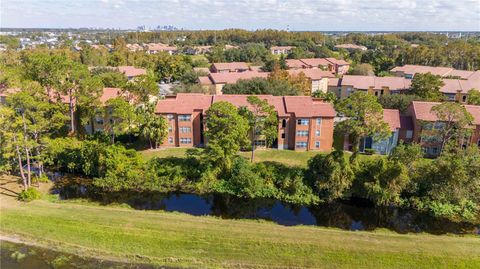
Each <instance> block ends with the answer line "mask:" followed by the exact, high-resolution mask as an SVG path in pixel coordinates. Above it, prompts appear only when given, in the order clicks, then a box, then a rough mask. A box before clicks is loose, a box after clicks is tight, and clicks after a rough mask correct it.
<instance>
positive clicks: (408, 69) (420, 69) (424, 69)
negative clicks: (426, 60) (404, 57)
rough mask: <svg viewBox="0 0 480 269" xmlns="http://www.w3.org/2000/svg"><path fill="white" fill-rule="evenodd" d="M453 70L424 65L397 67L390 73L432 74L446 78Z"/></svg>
mask: <svg viewBox="0 0 480 269" xmlns="http://www.w3.org/2000/svg"><path fill="white" fill-rule="evenodd" d="M452 70H453V68H450V67H434V66H424V65H410V64H406V65H404V66H397V67H395V68H393V69H392V70H391V71H392V72H403V73H405V74H412V75H413V74H417V73H421V74H425V73H432V74H434V75H439V76H442V77H443V76H447V75H448V74H449V73H450V72H451V71H452Z"/></svg>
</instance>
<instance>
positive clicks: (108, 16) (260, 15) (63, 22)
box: [0, 0, 480, 31]
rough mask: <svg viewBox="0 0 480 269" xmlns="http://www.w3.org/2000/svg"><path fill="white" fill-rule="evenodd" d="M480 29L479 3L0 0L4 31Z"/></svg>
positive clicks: (472, 0) (446, 0) (442, 0)
mask: <svg viewBox="0 0 480 269" xmlns="http://www.w3.org/2000/svg"><path fill="white" fill-rule="evenodd" d="M139 25H146V26H147V27H153V26H157V25H174V26H176V27H179V28H186V29H224V28H243V29H264V28H273V29H286V28H287V27H289V29H290V30H318V31H329V30H330V31H340V30H351V31H359V30H366V31H373V30H379V31H387V30H391V31H405V30H406V31H428V30H430V31H448V30H463V31H480V0H456V1H451V0H382V1H368V0H297V1H290V0H237V1H224V0H210V1H209V0H159V1H155V0H84V1H78V0H77V1H67V0H57V1H55V0H42V1H35V0H1V1H0V26H1V27H32V28H34V27H35V28H47V27H51V28H67V27H75V28H76V27H103V28H107V27H108V28H135V27H136V26H139Z"/></svg>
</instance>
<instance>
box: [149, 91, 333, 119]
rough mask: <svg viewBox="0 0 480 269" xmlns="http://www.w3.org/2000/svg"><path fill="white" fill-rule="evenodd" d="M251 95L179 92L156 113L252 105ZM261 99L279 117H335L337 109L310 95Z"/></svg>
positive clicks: (168, 99)
mask: <svg viewBox="0 0 480 269" xmlns="http://www.w3.org/2000/svg"><path fill="white" fill-rule="evenodd" d="M248 96H249V95H236V94H235V95H229V94H224V95H204V94H189V93H179V94H177V95H176V96H170V97H167V98H166V99H164V100H159V101H158V102H157V105H156V108H155V113H159V114H168V113H176V114H192V112H193V111H194V110H202V111H203V112H205V111H206V110H207V109H208V108H209V107H210V105H211V104H213V103H215V102H220V101H225V102H229V103H231V104H233V105H235V106H237V107H241V106H245V107H251V106H250V104H249V103H248V101H247V97H248ZM257 96H258V97H259V98H260V99H264V100H267V101H268V103H269V104H271V105H273V106H274V107H275V110H276V111H277V113H278V116H279V117H285V116H287V115H288V113H292V114H295V116H296V117H307V118H310V117H332V118H333V117H334V116H335V110H334V108H333V105H332V104H331V103H325V102H323V101H317V100H316V99H315V98H312V97H310V96H272V95H257Z"/></svg>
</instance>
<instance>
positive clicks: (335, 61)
mask: <svg viewBox="0 0 480 269" xmlns="http://www.w3.org/2000/svg"><path fill="white" fill-rule="evenodd" d="M325 59H326V60H327V61H329V62H331V63H332V64H336V65H349V64H350V63H348V62H347V61H345V60H340V59H335V58H325Z"/></svg>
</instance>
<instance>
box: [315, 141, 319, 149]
mask: <svg viewBox="0 0 480 269" xmlns="http://www.w3.org/2000/svg"><path fill="white" fill-rule="evenodd" d="M315 147H316V148H317V149H318V148H320V141H315Z"/></svg>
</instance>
